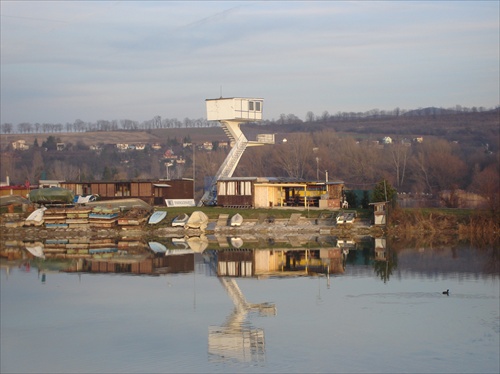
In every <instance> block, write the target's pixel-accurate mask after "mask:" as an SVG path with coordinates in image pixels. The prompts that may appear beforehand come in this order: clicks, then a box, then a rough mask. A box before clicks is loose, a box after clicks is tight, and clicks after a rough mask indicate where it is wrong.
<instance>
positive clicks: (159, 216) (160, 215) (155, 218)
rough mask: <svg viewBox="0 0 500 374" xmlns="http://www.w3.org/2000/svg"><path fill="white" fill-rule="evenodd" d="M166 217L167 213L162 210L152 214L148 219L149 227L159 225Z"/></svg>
mask: <svg viewBox="0 0 500 374" xmlns="http://www.w3.org/2000/svg"><path fill="white" fill-rule="evenodd" d="M166 216H167V212H166V211H164V210H158V211H156V212H154V213H153V214H152V215H151V217H149V221H148V223H149V224H150V225H156V224H157V223H160V222H161V221H162V220H163V219H164V218H165V217H166Z"/></svg>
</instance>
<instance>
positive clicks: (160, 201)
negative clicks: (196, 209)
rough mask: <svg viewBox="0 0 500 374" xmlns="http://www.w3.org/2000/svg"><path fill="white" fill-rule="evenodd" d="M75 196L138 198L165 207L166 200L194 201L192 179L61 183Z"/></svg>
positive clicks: (106, 198)
mask: <svg viewBox="0 0 500 374" xmlns="http://www.w3.org/2000/svg"><path fill="white" fill-rule="evenodd" d="M59 185H60V187H62V188H66V189H68V190H71V191H73V193H74V194H75V195H99V196H100V198H101V199H103V200H114V199H123V198H138V199H141V200H143V201H145V202H146V203H148V204H150V205H165V204H166V200H177V199H183V200H186V199H190V200H192V199H194V190H193V185H194V182H193V180H192V179H169V180H163V179H160V180H136V181H104V182H103V181H99V182H96V181H94V182H74V181H65V182H60V183H59Z"/></svg>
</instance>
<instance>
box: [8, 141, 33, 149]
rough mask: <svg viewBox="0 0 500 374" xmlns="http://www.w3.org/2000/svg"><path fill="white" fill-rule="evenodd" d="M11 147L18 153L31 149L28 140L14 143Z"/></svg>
mask: <svg viewBox="0 0 500 374" xmlns="http://www.w3.org/2000/svg"><path fill="white" fill-rule="evenodd" d="M11 145H12V149H14V150H18V151H27V150H28V149H30V146H29V145H28V144H26V140H24V139H20V140H16V141H15V142H12V143H11Z"/></svg>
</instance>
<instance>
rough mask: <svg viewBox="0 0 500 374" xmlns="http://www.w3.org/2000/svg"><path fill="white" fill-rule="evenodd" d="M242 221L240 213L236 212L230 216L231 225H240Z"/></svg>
mask: <svg viewBox="0 0 500 374" xmlns="http://www.w3.org/2000/svg"><path fill="white" fill-rule="evenodd" d="M242 223H243V217H242V215H241V214H239V213H236V214H235V215H234V216H232V217H231V226H233V227H235V226H241V224H242Z"/></svg>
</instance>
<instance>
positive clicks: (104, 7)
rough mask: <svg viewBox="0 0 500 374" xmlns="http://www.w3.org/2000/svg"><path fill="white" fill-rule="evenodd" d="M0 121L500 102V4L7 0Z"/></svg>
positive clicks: (0, 30)
mask: <svg viewBox="0 0 500 374" xmlns="http://www.w3.org/2000/svg"><path fill="white" fill-rule="evenodd" d="M0 7H1V20H0V21H1V22H0V38H1V39H0V41H1V71H0V72H1V75H0V85H1V91H0V95H1V96H0V100H1V108H0V110H1V111H0V123H12V124H18V123H21V122H30V123H36V122H38V123H62V124H65V123H68V122H69V123H73V122H74V121H75V120H76V119H80V120H82V121H85V122H95V121H97V120H114V119H118V120H120V119H130V120H134V121H140V122H141V121H144V120H149V119H152V118H153V117H155V116H157V115H159V116H161V117H162V118H177V119H179V120H182V119H184V118H186V117H187V118H191V119H197V118H206V109H205V99H212V98H218V97H220V96H223V97H256V98H263V99H264V112H263V117H264V119H268V120H272V119H278V118H279V117H280V115H281V114H294V115H296V116H297V117H299V118H301V119H305V117H306V114H307V112H309V111H310V112H313V114H314V115H316V116H320V115H322V113H324V112H325V111H328V113H330V114H335V113H337V112H365V111H369V110H372V109H379V110H393V109H394V108H400V109H406V110H410V109H416V108H424V107H429V106H435V107H443V108H451V107H455V106H456V105H461V106H463V107H469V108H470V107H474V106H476V107H484V108H494V107H496V106H498V105H499V103H500V86H499V82H500V73H499V70H500V67H499V66H500V61H499V60H500V57H499V56H500V51H499V45H500V36H499V35H500V27H499V23H500V17H499V14H500V2H499V1H496V0H494V1H470V2H468V1H430V2H425V1H386V2H382V1H380V2H379V1H360V2H356V1H346V2H344V1H238V2H236V1H234V2H233V1H213V2H212V1H201V2H197V1H179V2H176V1H42V0H37V1H25V0H21V1H9V0H2V1H1V2H0Z"/></svg>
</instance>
